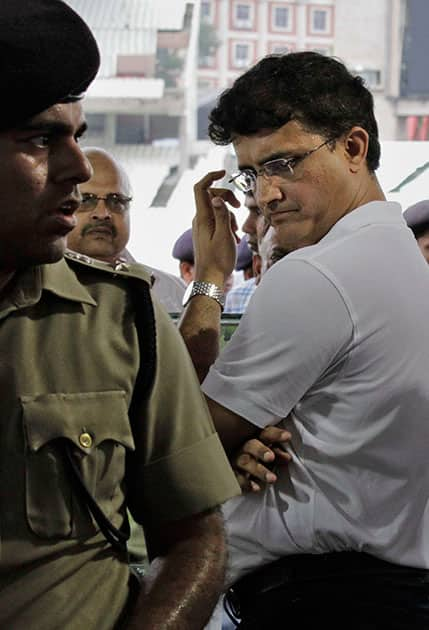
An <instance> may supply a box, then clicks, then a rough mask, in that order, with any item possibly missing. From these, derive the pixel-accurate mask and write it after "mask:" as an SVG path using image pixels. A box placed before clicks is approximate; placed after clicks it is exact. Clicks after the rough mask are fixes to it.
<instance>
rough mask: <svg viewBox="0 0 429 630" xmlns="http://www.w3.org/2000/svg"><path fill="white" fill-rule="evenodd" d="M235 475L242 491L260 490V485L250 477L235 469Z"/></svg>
mask: <svg viewBox="0 0 429 630" xmlns="http://www.w3.org/2000/svg"><path fill="white" fill-rule="evenodd" d="M235 476H236V478H237V481H238V483H239V486H240V488H241V491H242V492H243V493H245V492H259V491H260V490H261V486H260V485H259V484H258V483H257V482H256V481H255V480H254V479H251V478H250V477H248V476H246V475H243V474H241V473H239V472H237V471H235Z"/></svg>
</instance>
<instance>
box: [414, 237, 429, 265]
mask: <svg viewBox="0 0 429 630" xmlns="http://www.w3.org/2000/svg"><path fill="white" fill-rule="evenodd" d="M417 243H418V246H419V247H420V251H421V253H422V254H423V256H424V257H425V259H426V262H427V263H429V230H426V232H425V233H424V234H422V235H421V236H419V238H418V239H417Z"/></svg>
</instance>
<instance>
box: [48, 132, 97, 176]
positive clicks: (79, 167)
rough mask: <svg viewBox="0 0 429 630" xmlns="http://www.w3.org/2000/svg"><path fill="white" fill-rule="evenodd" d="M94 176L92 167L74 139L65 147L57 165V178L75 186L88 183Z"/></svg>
mask: <svg viewBox="0 0 429 630" xmlns="http://www.w3.org/2000/svg"><path fill="white" fill-rule="evenodd" d="M92 174H93V169H92V166H91V164H90V162H89V160H88V158H87V157H86V155H85V154H84V153H83V151H82V149H81V148H80V146H79V144H78V142H77V141H76V140H75V139H74V138H73V139H70V141H69V142H67V145H66V146H64V147H63V150H62V152H61V154H60V155H59V156H58V159H57V161H56V163H55V178H56V180H57V181H58V182H71V183H72V184H73V185H75V186H76V185H78V184H83V183H84V182H87V181H88V180H89V179H90V178H91V177H92Z"/></svg>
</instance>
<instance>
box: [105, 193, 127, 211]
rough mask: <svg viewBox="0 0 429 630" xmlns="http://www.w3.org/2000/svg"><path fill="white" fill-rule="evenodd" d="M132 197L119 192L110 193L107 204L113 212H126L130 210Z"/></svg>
mask: <svg viewBox="0 0 429 630" xmlns="http://www.w3.org/2000/svg"><path fill="white" fill-rule="evenodd" d="M129 203H130V198H129V197H125V196H124V195H121V194H119V193H109V194H108V195H107V196H106V206H107V207H108V208H109V210H111V211H112V212H125V211H126V210H128V206H129Z"/></svg>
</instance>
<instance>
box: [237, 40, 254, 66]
mask: <svg viewBox="0 0 429 630" xmlns="http://www.w3.org/2000/svg"><path fill="white" fill-rule="evenodd" d="M233 65H234V67H235V68H245V67H246V66H248V65H250V46H249V44H235V45H234V57H233Z"/></svg>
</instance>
